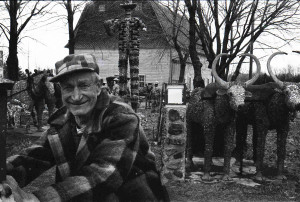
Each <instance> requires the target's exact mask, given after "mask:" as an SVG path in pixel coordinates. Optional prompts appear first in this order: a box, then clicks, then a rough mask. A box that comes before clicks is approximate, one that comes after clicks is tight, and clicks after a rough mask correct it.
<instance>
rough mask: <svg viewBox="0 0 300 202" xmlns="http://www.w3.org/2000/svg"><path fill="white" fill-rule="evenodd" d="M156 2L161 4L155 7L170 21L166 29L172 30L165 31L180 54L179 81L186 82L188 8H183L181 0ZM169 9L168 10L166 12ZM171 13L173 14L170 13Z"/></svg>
mask: <svg viewBox="0 0 300 202" xmlns="http://www.w3.org/2000/svg"><path fill="white" fill-rule="evenodd" d="M154 3H156V4H159V5H158V6H157V7H155V8H156V9H157V10H158V12H159V13H160V15H161V16H163V19H164V20H166V21H168V23H167V24H169V25H170V27H167V28H166V29H168V30H170V31H169V32H168V31H167V32H165V34H166V37H167V39H168V40H169V43H170V44H172V46H173V47H174V49H175V50H176V52H177V54H178V59H179V63H180V73H179V81H178V82H179V83H183V82H184V75H185V68H186V62H187V60H188V58H189V51H188V47H187V45H186V44H187V43H186V42H188V41H189V36H188V23H187V21H188V18H187V16H186V9H182V7H181V6H180V0H170V1H168V4H166V3H161V2H158V1H154ZM164 9H167V10H168V12H165V10H164ZM170 14H171V15H170Z"/></svg>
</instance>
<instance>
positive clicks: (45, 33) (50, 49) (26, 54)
mask: <svg viewBox="0 0 300 202" xmlns="http://www.w3.org/2000/svg"><path fill="white" fill-rule="evenodd" d="M43 3H44V2H43ZM54 10H55V12H57V13H58V14H66V10H65V9H64V8H63V7H61V6H56V7H55V8H54ZM79 17H80V13H77V14H76V15H75V22H74V27H75V25H76V24H77V21H78V19H79ZM35 27H36V26H35V25H34V24H33V23H31V24H28V27H26V30H27V31H26V32H24V33H23V34H22V36H25V35H27V36H30V37H31V38H34V39H35V40H36V41H35V40H32V39H30V38H24V39H22V42H21V43H20V45H19V46H20V48H19V54H18V56H19V65H20V67H21V69H22V70H24V69H26V68H28V67H29V69H30V71H33V69H36V68H41V69H54V64H55V62H56V61H58V60H60V59H62V58H64V57H65V56H66V55H67V54H68V49H66V48H64V46H65V45H66V44H67V42H68V26H67V23H66V19H64V18H60V19H57V20H55V22H54V23H52V24H50V25H47V26H43V27H41V28H38V29H34V28H35ZM298 33H300V28H299V30H296V31H295V34H298ZM299 38H300V37H299ZM265 40H266V41H268V43H276V41H275V39H272V38H270V37H268V36H266V37H265ZM0 45H1V46H5V45H6V46H7V42H6V39H4V38H1V42H0ZM254 46H255V44H254ZM1 48H2V50H3V51H4V56H5V57H7V52H8V48H7V47H1ZM255 48H257V47H255ZM297 49H298V50H300V44H293V45H292V46H286V47H284V48H282V49H281V50H282V51H286V52H288V53H291V52H292V50H297ZM273 52H274V50H268V51H262V50H255V51H254V54H255V55H256V56H258V57H262V56H269V55H271V54H272V53H273ZM5 59H6V58H4V60H5ZM266 60H267V57H264V58H263V59H261V63H262V69H263V70H264V71H266ZM116 62H117V61H116ZM272 64H273V65H274V66H275V67H276V68H277V69H279V68H287V66H288V65H290V66H292V67H294V68H298V67H299V70H298V71H299V73H300V55H299V54H294V53H293V54H291V55H289V56H277V57H276V58H274V62H272ZM244 66H245V67H244V68H245V69H248V66H247V65H246V64H245V65H244ZM244 68H243V69H244ZM275 71H277V72H278V71H280V70H275Z"/></svg>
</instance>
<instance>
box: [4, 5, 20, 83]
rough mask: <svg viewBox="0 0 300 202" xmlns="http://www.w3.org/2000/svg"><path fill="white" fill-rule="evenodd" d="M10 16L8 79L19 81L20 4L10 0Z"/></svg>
mask: <svg viewBox="0 0 300 202" xmlns="http://www.w3.org/2000/svg"><path fill="white" fill-rule="evenodd" d="M9 3H10V7H9V15H10V39H9V53H8V58H7V61H6V63H7V75H8V79H10V80H13V81H17V80H19V74H18V72H19V60H18V39H19V36H18V22H17V10H18V2H17V1H16V0H10V1H9Z"/></svg>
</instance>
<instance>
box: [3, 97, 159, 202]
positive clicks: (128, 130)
mask: <svg viewBox="0 0 300 202" xmlns="http://www.w3.org/2000/svg"><path fill="white" fill-rule="evenodd" d="M49 123H50V126H51V127H50V128H49V129H48V130H47V131H46V132H44V133H43V135H42V137H41V138H40V139H39V140H38V142H37V143H36V144H35V145H33V146H31V147H30V148H28V149H27V150H26V151H25V152H24V153H23V154H21V155H16V156H13V157H10V158H9V159H8V162H9V163H11V164H12V165H13V166H12V167H13V168H10V169H9V170H8V174H10V175H12V176H13V177H15V179H16V180H17V181H18V183H20V186H22V185H26V184H28V183H29V182H30V181H32V180H33V179H34V178H36V177H38V176H39V175H40V174H41V173H43V172H44V171H45V170H47V169H49V168H50V167H51V166H53V165H56V183H55V184H53V185H51V186H49V187H46V188H42V189H40V190H38V191H36V192H34V194H35V195H36V196H37V197H38V198H39V199H40V201H43V202H44V201H101V200H102V199H103V198H105V197H106V195H108V194H109V193H117V195H118V194H119V193H121V192H122V193H123V194H124V193H125V195H126V192H127V191H126V190H123V191H122V187H128V186H126V183H127V182H128V181H130V180H131V179H134V178H136V177H137V176H140V175H141V174H143V173H149V172H150V173H152V174H150V176H151V175H152V176H154V178H152V179H156V181H157V179H158V180H159V175H158V174H157V172H156V168H155V157H154V155H153V153H152V152H151V151H150V149H149V145H148V143H147V140H146V137H145V134H144V132H143V130H142V128H141V126H140V123H139V118H138V116H137V115H136V114H135V113H134V112H133V110H132V109H131V108H130V107H129V106H128V105H126V104H124V103H121V102H118V101H112V99H111V97H109V96H108V95H107V93H105V92H104V91H102V92H101V94H100V97H99V99H98V103H97V106H96V109H95V111H94V116H93V124H91V125H90V126H88V130H87V131H88V132H85V133H83V135H82V136H81V139H80V143H79V146H78V147H77V146H76V143H75V141H74V136H76V135H77V130H76V123H75V119H74V116H73V115H72V114H70V113H69V112H68V110H67V109H66V108H61V109H59V110H58V111H57V112H56V113H54V114H53V115H52V116H51V117H50V119H49ZM146 181H147V182H145V183H146V184H147V186H148V185H149V187H150V190H152V192H153V193H154V194H156V191H155V190H157V187H159V186H161V184H160V182H156V183H155V182H154V183H152V182H149V178H148V179H147V180H146ZM150 181H151V180H150ZM154 181H155V180H154ZM128 184H130V183H128ZM139 184H140V183H135V184H134V186H136V185H138V186H139ZM141 184H143V183H141ZM154 186H155V187H154ZM130 189H131V188H130ZM120 190H121V191H120ZM141 194H143V193H141ZM158 198H159V197H158ZM128 200H132V199H128Z"/></svg>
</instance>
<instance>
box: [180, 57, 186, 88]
mask: <svg viewBox="0 0 300 202" xmlns="http://www.w3.org/2000/svg"><path fill="white" fill-rule="evenodd" d="M185 67H186V61H180V73H179V83H184V74H185Z"/></svg>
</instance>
